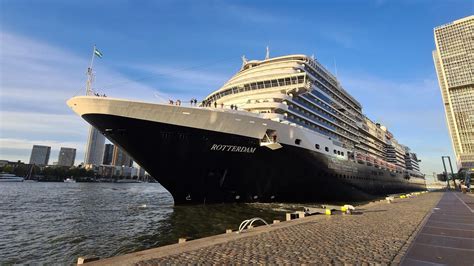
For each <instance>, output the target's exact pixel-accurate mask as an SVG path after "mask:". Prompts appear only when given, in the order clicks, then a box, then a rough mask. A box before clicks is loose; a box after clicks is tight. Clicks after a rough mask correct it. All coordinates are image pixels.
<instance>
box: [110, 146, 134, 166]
mask: <svg viewBox="0 0 474 266" xmlns="http://www.w3.org/2000/svg"><path fill="white" fill-rule="evenodd" d="M112 165H115V166H128V167H131V166H132V165H133V160H132V158H131V157H130V156H129V155H128V154H127V153H126V152H125V151H123V150H122V149H121V148H120V147H118V146H117V145H115V146H114V152H113V156H112Z"/></svg>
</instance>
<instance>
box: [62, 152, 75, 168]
mask: <svg viewBox="0 0 474 266" xmlns="http://www.w3.org/2000/svg"><path fill="white" fill-rule="evenodd" d="M75 160H76V149H74V148H64V147H61V150H59V157H58V165H59V166H69V167H71V166H73V165H74V161H75Z"/></svg>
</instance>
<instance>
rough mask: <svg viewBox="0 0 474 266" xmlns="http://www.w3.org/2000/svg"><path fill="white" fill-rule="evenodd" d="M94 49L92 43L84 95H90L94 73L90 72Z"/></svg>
mask: <svg viewBox="0 0 474 266" xmlns="http://www.w3.org/2000/svg"><path fill="white" fill-rule="evenodd" d="M95 50H96V48H95V44H94V47H93V48H92V58H91V64H90V66H89V68H88V69H87V83H86V95H92V82H93V81H94V73H93V72H92V66H93V64H94V57H95Z"/></svg>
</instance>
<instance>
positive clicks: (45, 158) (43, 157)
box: [30, 145, 51, 165]
mask: <svg viewBox="0 0 474 266" xmlns="http://www.w3.org/2000/svg"><path fill="white" fill-rule="evenodd" d="M50 153H51V147H49V146H42V145H33V149H32V150H31V156H30V164H35V165H48V162H49V154H50Z"/></svg>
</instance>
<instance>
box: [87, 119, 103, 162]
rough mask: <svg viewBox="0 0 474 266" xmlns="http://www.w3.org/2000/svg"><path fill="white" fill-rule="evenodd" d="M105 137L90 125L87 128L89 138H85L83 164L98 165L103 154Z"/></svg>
mask: <svg viewBox="0 0 474 266" xmlns="http://www.w3.org/2000/svg"><path fill="white" fill-rule="evenodd" d="M104 144H105V137H104V135H102V134H101V133H100V132H99V130H97V129H96V128H95V127H93V126H91V127H90V129H89V139H88V140H87V146H86V155H85V158H84V164H85V165H99V164H101V163H102V160H103V158H104V157H103V156H104Z"/></svg>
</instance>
